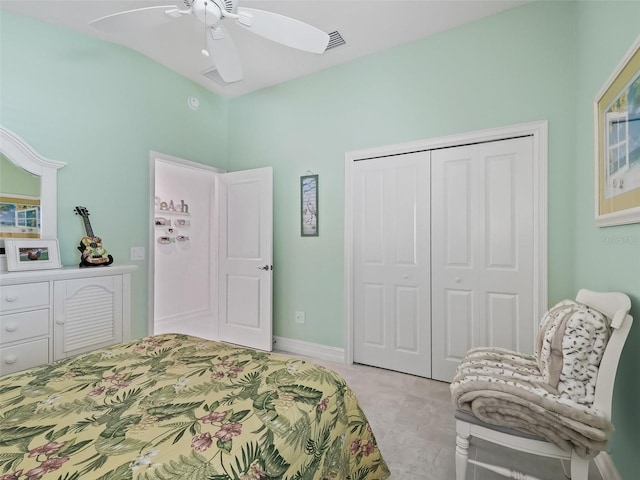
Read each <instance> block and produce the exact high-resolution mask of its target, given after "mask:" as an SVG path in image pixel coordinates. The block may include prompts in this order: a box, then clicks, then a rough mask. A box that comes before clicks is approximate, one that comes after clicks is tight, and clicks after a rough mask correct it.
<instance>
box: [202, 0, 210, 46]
mask: <svg viewBox="0 0 640 480" xmlns="http://www.w3.org/2000/svg"><path fill="white" fill-rule="evenodd" d="M207 28H208V27H207V2H206V1H205V2H204V48H203V49H202V55H204V56H205V57H208V56H209V50H207Z"/></svg>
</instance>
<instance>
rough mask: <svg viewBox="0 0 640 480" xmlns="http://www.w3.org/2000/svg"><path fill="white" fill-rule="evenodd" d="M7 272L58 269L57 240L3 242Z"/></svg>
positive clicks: (9, 240)
mask: <svg viewBox="0 0 640 480" xmlns="http://www.w3.org/2000/svg"><path fill="white" fill-rule="evenodd" d="M5 249H6V254H7V270H9V271H10V272H12V271H19V270H47V269H51V268H60V267H61V264H60V249H59V247H58V240H56V239H44V238H37V239H36V238H21V239H7V240H5Z"/></svg>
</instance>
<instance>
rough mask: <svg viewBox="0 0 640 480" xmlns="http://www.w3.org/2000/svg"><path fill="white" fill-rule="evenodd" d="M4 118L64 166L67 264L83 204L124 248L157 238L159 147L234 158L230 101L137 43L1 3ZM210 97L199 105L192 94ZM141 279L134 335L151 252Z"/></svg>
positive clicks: (140, 326) (211, 159) (114, 246)
mask: <svg viewBox="0 0 640 480" xmlns="http://www.w3.org/2000/svg"><path fill="white" fill-rule="evenodd" d="M0 59H1V64H0V66H1V68H0V83H1V85H2V88H1V89H0V107H1V108H0V115H1V116H0V123H1V124H2V125H3V126H5V127H6V128H9V129H10V130H12V131H13V132H15V133H16V134H18V135H19V136H21V137H22V138H23V139H24V140H26V141H27V142H29V143H30V144H31V146H32V147H33V148H34V149H35V150H36V151H37V152H38V153H40V154H41V155H43V156H45V157H48V158H51V159H54V160H59V161H63V162H66V163H67V166H66V167H64V168H63V169H62V170H60V171H59V175H58V179H59V181H58V238H59V240H60V250H61V252H60V253H61V259H62V263H63V264H64V265H72V264H75V263H77V261H78V252H77V250H76V245H77V243H78V241H79V240H80V238H81V237H82V236H83V235H84V227H83V224H82V221H81V220H80V218H79V217H77V216H76V215H74V213H73V209H74V207H75V206H76V205H82V206H85V207H87V208H88V209H89V212H90V214H91V216H90V219H91V223H92V226H93V230H94V232H95V233H96V234H97V235H99V236H101V237H102V238H103V241H104V245H105V247H106V248H107V250H109V252H110V253H111V254H112V255H113V256H114V257H115V259H116V263H132V262H130V261H129V255H130V247H131V246H145V247H146V246H147V245H148V230H149V227H148V225H147V222H148V219H149V212H148V210H149V150H155V151H159V152H163V153H167V154H170V155H175V156H178V157H181V158H185V159H189V160H194V161H199V162H201V163H207V164H210V165H215V166H218V167H221V168H225V167H226V155H227V153H226V151H227V125H226V119H227V107H228V104H227V101H226V100H224V99H222V98H221V97H219V96H217V95H214V94H213V93H210V92H208V91H206V90H205V89H203V88H202V87H200V86H198V85H196V84H194V83H193V82H191V81H189V80H186V79H184V78H183V77H181V76H179V75H177V74H175V73H173V72H171V71H170V70H168V69H166V68H165V67H163V66H161V65H159V64H157V63H155V62H153V61H151V60H149V59H147V58H146V57H143V56H141V55H139V54H137V53H135V52H133V51H131V50H128V49H125V48H122V47H119V46H115V45H112V44H108V43H106V42H103V41H101V40H98V39H95V38H92V37H87V36H84V35H80V34H76V33H74V32H71V31H69V30H66V29H61V28H58V27H54V26H51V25H48V24H45V23H41V22H36V21H33V20H31V19H28V18H25V17H21V16H17V15H13V14H10V13H8V12H5V11H0ZM189 95H195V96H197V97H198V98H199V99H200V109H199V110H197V111H193V110H191V109H190V108H189V106H188V105H187V97H188V96H189ZM136 264H137V265H138V270H137V271H136V272H135V273H134V274H133V279H132V322H133V325H132V335H133V336H134V337H139V336H142V335H144V334H146V331H147V330H146V328H147V268H148V267H147V261H143V262H136Z"/></svg>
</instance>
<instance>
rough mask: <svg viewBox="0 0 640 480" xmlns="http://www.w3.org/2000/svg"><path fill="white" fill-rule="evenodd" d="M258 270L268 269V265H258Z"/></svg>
mask: <svg viewBox="0 0 640 480" xmlns="http://www.w3.org/2000/svg"><path fill="white" fill-rule="evenodd" d="M258 270H269V265H265V266H264V267H258Z"/></svg>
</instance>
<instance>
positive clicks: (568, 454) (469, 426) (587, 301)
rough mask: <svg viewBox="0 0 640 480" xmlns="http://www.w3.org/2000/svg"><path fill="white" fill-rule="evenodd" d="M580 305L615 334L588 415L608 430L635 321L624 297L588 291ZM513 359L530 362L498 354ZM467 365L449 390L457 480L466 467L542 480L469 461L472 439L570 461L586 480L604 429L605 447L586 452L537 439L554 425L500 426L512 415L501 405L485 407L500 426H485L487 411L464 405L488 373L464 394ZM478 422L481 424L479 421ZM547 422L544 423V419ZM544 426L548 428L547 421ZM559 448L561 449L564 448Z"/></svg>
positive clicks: (576, 477) (574, 474)
mask: <svg viewBox="0 0 640 480" xmlns="http://www.w3.org/2000/svg"><path fill="white" fill-rule="evenodd" d="M576 302H579V303H580V304H583V305H586V306H588V307H590V308H591V309H593V310H596V311H597V312H600V313H602V314H603V315H604V316H606V321H607V323H609V325H610V327H611V333H610V336H609V338H608V341H607V342H606V343H604V344H603V346H602V349H603V353H602V357H601V360H600V365H599V370H596V372H597V373H596V374H595V375H594V378H593V384H594V385H595V390H594V393H593V395H592V396H590V397H589V405H587V408H589V411H590V412H596V414H597V417H599V418H600V417H601V419H602V421H603V422H605V424H606V423H608V425H609V426H610V421H611V403H612V398H613V386H614V382H615V377H616V370H617V368H618V361H619V359H620V355H621V353H622V348H623V346H624V343H625V341H626V339H627V335H628V334H629V330H630V328H631V323H632V321H633V319H632V318H631V316H630V315H629V314H628V312H629V309H630V307H631V301H630V299H629V297H628V296H627V295H625V294H623V293H617V292H610V293H601V292H593V291H589V290H580V292H578V295H577V297H576ZM600 318H601V319H603V317H602V316H600ZM478 350H480V349H478ZM471 352H473V350H472V351H470V353H471ZM470 353H468V354H467V356H469V355H470ZM510 354H514V355H511V356H510V357H509V358H510V359H511V360H513V361H515V362H516V363H518V362H520V361H522V362H523V365H524V364H526V362H527V361H528V360H530V359H527V358H526V357H527V356H524V355H523V356H522V358H524V360H521V357H519V356H518V355H519V354H517V353H515V352H508V351H506V350H504V351H502V352H498V357H499V356H501V355H510ZM498 357H495V352H494V357H489V360H488V364H490V367H489V368H494V367H495V365H499V367H500V368H502V366H503V365H502V364H501V363H499V358H498ZM529 357H530V356H529ZM466 358H467V357H465V359H466ZM494 358H498V360H496V361H495V362H494ZM496 362H497V363H496ZM464 365H465V361H464V360H463V362H462V363H461V365H460V366H459V367H458V373H457V375H456V378H455V379H454V381H453V383H452V386H451V387H452V393H453V394H454V402H455V403H456V406H457V408H458V409H457V411H456V432H457V437H456V454H455V455H456V480H465V478H466V473H467V465H468V464H469V463H471V464H474V465H477V466H479V467H482V468H486V469H488V470H491V471H493V472H496V473H498V474H500V475H503V476H506V477H510V478H512V479H516V480H539V479H538V478H537V477H535V476H534V475H535V474H536V472H530V473H527V474H525V473H521V472H518V471H514V470H510V469H508V468H504V467H501V466H497V465H489V464H487V463H482V462H478V461H475V460H472V459H469V458H468V450H469V443H470V438H471V437H475V438H479V439H483V440H485V441H488V442H491V443H495V444H499V445H502V446H504V447H508V448H511V449H515V450H519V451H523V452H527V453H530V454H534V455H541V456H545V457H552V458H557V459H560V460H561V461H564V460H569V461H570V464H571V478H572V479H573V480H587V476H588V470H589V462H590V459H591V458H592V457H594V456H595V455H597V454H598V453H599V451H601V450H603V449H604V448H605V445H606V440H607V438H606V437H607V435H608V431H607V429H606V428H604V427H603V428H604V439H603V441H602V442H601V443H598V442H596V444H595V445H596V446H595V447H593V446H591V447H592V448H587V449H586V452H585V449H583V448H581V447H576V446H574V445H572V444H571V443H570V442H569V443H567V442H566V441H564V440H562V441H560V442H558V441H554V442H552V441H550V440H549V438H552V439H553V440H557V438H555V437H553V435H552V436H551V437H549V436H547V435H546V434H545V435H539V433H540V431H542V432H544V433H546V431H547V430H553V425H551V426H550V427H549V428H547V427H544V426H543V427H540V428H538V429H533V430H530V429H529V428H527V425H526V422H525V426H524V427H523V425H522V423H517V422H516V424H515V425H516V427H515V428H514V424H513V423H512V422H509V421H505V422H504V423H503V422H502V421H500V419H502V418H503V415H505V416H506V417H508V415H509V413H505V411H503V410H502V407H501V404H498V407H495V406H494V407H491V406H490V407H486V408H489V409H490V408H496V411H495V412H494V413H495V414H496V415H497V417H498V419H499V421H495V420H494V418H495V417H492V416H491V413H490V414H489V418H490V420H488V421H487V416H486V415H485V412H484V410H483V408H485V407H481V408H480V409H479V410H478V411H477V412H476V407H475V406H473V403H470V405H472V408H466V404H465V403H464V402H462V400H463V399H465V395H467V396H469V398H471V396H473V394H474V392H472V391H469V389H472V388H475V387H474V385H479V384H481V383H482V382H479V381H477V380H478V379H479V378H480V379H482V376H481V375H478V374H477V372H478V371H480V372H482V368H484V367H482V368H479V369H478V368H477V369H476V376H475V377H474V379H475V380H476V382H475V383H473V382H470V383H468V384H466V385H467V387H466V388H467V391H466V392H465V393H460V391H462V390H463V387H464V386H465V385H461V384H460V378H461V377H464V375H465V374H464V372H462V370H464ZM528 365H529V367H530V368H532V369H535V368H537V364H536V363H529V364H528ZM476 367H477V365H476ZM525 367H526V365H525ZM471 368H473V367H471ZM525 369H526V368H525ZM508 370H509V369H508V368H507V371H508ZM467 372H468V369H467ZM500 372H501V373H503V374H504V372H505V370H504V369H501V370H500ZM507 373H508V375H509V376H512V377H511V378H514V380H513V381H511V380H509V381H508V383H516V384H517V382H518V381H519V378H518V377H519V373H518V372H516V371H508V372H507ZM456 382H458V383H456ZM463 382H464V381H463ZM498 390H499V389H498ZM502 394H503V392H501V391H495V392H491V393H489V394H487V402H488V403H490V404H491V403H492V401H493V398H492V396H495V397H496V398H497V397H500V395H502ZM543 396H544V394H543ZM591 399H592V400H593V403H592V404H591V403H590V401H591ZM545 401H546V400H545ZM544 403H545V402H544V401H543V402H542V404H543V405H544ZM460 405H464V408H462V409H461V407H460ZM508 407H509V406H507V410H508ZM576 410H579V409H576ZM476 414H478V415H476ZM555 415H556V412H552V413H551V414H550V418H551V423H553V421H555V419H556V417H555ZM581 415H582V412H576V418H579V419H581V420H584V417H581ZM478 416H480V417H482V418H478ZM570 416H571V415H570ZM543 418H546V417H544V416H543ZM537 419H538V417H536V416H535V415H534V416H533V417H532V420H531V424H534V423H536V422H537ZM507 420H508V419H507ZM571 421H573V419H571ZM542 423H544V421H543V422H542ZM586 424H587V427H585V428H589V427H590V426H591V425H590V420H587V421H586ZM536 425H537V424H536ZM559 445H562V447H561V446H559Z"/></svg>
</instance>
